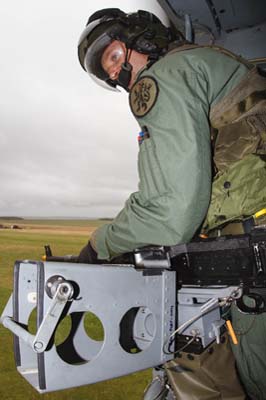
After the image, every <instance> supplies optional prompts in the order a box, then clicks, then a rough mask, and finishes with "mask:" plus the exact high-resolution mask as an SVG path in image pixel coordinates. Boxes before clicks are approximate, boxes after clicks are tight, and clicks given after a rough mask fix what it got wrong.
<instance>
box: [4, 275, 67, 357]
mask: <svg viewBox="0 0 266 400" xmlns="http://www.w3.org/2000/svg"><path fill="white" fill-rule="evenodd" d="M73 293H74V289H73V286H72V285H71V284H70V283H69V282H61V283H59V284H58V285H57V289H56V292H55V295H54V297H53V299H52V302H51V304H50V307H49V308H48V310H47V312H46V314H45V316H44V318H43V321H42V323H41V325H40V327H39V329H38V331H37V333H36V336H34V335H32V334H30V333H29V332H28V331H27V330H26V329H24V328H22V327H21V326H20V325H19V323H17V322H15V321H13V319H12V317H10V316H4V317H2V319H1V322H2V324H3V326H4V327H5V328H8V329H9V330H10V331H11V332H13V333H14V334H15V335H16V336H18V337H19V338H20V339H22V340H23V341H24V342H25V343H26V344H28V345H29V346H30V347H31V348H32V349H33V351H34V352H36V353H42V352H44V351H45V349H46V347H47V346H48V343H49V341H50V339H51V337H52V335H53V332H54V330H55V328H56V325H57V323H58V321H59V318H60V317H61V314H62V312H63V310H64V308H65V305H66V303H67V302H68V301H70V300H71V298H72V296H73Z"/></svg>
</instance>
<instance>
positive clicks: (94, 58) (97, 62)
mask: <svg viewBox="0 0 266 400" xmlns="http://www.w3.org/2000/svg"><path fill="white" fill-rule="evenodd" d="M112 41H113V39H112V38H111V37H110V36H108V35H107V34H106V33H103V34H102V35H101V36H99V37H98V38H97V39H96V40H95V41H94V42H93V43H92V45H91V46H90V47H89V48H88V50H87V52H86V55H85V59H84V67H85V69H86V71H87V72H88V74H89V75H90V76H91V78H92V79H93V80H94V81H95V82H96V83H97V84H98V85H100V86H102V87H104V88H105V89H109V90H112V91H115V92H120V90H118V89H117V88H116V87H115V82H113V83H112V80H111V79H110V77H109V75H108V74H107V72H106V71H105V70H104V69H103V66H102V55H103V52H104V50H105V49H106V48H107V47H108V46H109V44H111V42H112Z"/></svg>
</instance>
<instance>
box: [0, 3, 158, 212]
mask: <svg viewBox="0 0 266 400" xmlns="http://www.w3.org/2000/svg"><path fill="white" fill-rule="evenodd" d="M147 1H148V0H147ZM147 1H146V3H147ZM139 3H140V2H138V1H133V0H131V1H129V0H117V1H112V0H105V1H104V0H97V2H92V1H89V0H78V1H74V0H45V1H44V0H39V1H36V0H27V1H21V0H13V1H8V2H7V1H2V2H1V5H0V18H1V23H0V48H1V64H0V70H1V73H0V88H1V91H0V157H1V163H0V182H1V196H0V216H1V215H2V216H4V215H5V216H7V215H15V216H24V217H27V216H32V217H38V216H40V217H45V216H49V217H50V216H51V217H56V216H60V217H87V218H89V217H113V216H115V215H116V213H117V212H118V211H119V210H120V209H121V208H122V207H123V204H124V202H125V200H126V199H127V197H128V195H129V194H130V193H131V192H132V191H135V190H137V182H138V178H137V162H136V160H137V151H138V147H137V135H138V131H139V128H138V125H137V123H136V121H135V120H134V118H133V116H132V115H131V113H130V110H129V106H128V97H127V94H126V93H125V92H121V93H118V94H117V93H113V92H109V91H107V90H105V89H103V88H101V87H99V86H97V85H96V84H95V83H94V82H93V81H91V80H90V78H89V77H88V76H87V74H86V73H85V72H84V71H83V70H82V69H81V67H80V65H79V62H78V59H77V42H78V38H79V36H80V34H81V32H82V29H83V27H84V26H85V24H86V21H87V19H88V17H89V15H90V14H92V13H93V12H94V11H96V10H97V9H100V8H105V7H116V6H118V7H120V8H123V9H124V10H125V11H135V10H136V9H137V8H140V5H139ZM142 3H143V8H144V5H145V1H142ZM148 3H156V2H155V0H152V1H148ZM92 4H95V6H94V7H93V5H92Z"/></svg>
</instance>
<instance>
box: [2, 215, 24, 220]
mask: <svg viewBox="0 0 266 400" xmlns="http://www.w3.org/2000/svg"><path fill="white" fill-rule="evenodd" d="M0 219H6V220H11V219H13V220H14V219H19V220H23V219H24V218H22V217H1V216H0Z"/></svg>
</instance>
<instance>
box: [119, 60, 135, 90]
mask: <svg viewBox="0 0 266 400" xmlns="http://www.w3.org/2000/svg"><path fill="white" fill-rule="evenodd" d="M131 75H132V65H131V64H130V63H129V62H128V61H125V62H124V63H123V64H122V65H121V71H120V72H119V75H118V79H117V84H118V85H119V86H121V87H122V88H123V89H125V90H126V91H127V92H129V88H128V85H129V83H130V81H131Z"/></svg>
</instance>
